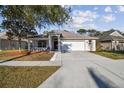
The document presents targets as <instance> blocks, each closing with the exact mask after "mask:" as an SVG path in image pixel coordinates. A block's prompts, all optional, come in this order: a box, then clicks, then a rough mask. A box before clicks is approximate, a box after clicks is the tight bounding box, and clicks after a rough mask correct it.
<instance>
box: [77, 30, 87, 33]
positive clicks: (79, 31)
mask: <svg viewBox="0 0 124 93" xmlns="http://www.w3.org/2000/svg"><path fill="white" fill-rule="evenodd" d="M77 33H79V34H86V33H87V30H86V29H79V30H78V31H77Z"/></svg>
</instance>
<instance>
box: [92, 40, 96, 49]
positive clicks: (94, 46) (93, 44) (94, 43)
mask: <svg viewBox="0 0 124 93" xmlns="http://www.w3.org/2000/svg"><path fill="white" fill-rule="evenodd" d="M92 51H96V40H92Z"/></svg>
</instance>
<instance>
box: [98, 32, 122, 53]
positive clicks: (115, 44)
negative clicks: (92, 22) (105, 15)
mask: <svg viewBox="0 0 124 93" xmlns="http://www.w3.org/2000/svg"><path fill="white" fill-rule="evenodd" d="M99 42H100V44H101V47H102V49H103V50H110V51H111V50H115V51H118V50H119V51H122V50H124V36H123V35H122V34H121V33H119V32H118V31H106V32H103V34H102V35H101V36H99Z"/></svg>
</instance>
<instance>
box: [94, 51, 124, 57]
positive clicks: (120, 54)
mask: <svg viewBox="0 0 124 93" xmlns="http://www.w3.org/2000/svg"><path fill="white" fill-rule="evenodd" d="M93 53H95V54H98V55H101V56H104V57H108V58H112V59H124V51H96V52H93Z"/></svg>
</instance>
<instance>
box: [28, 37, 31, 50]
mask: <svg viewBox="0 0 124 93" xmlns="http://www.w3.org/2000/svg"><path fill="white" fill-rule="evenodd" d="M30 48H31V45H30V40H29V39H28V51H30Z"/></svg>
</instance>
